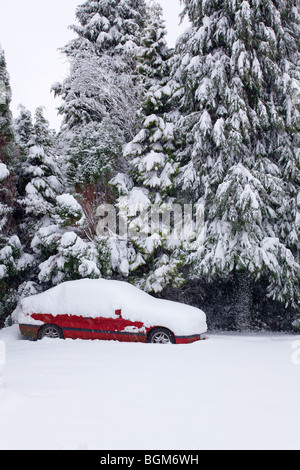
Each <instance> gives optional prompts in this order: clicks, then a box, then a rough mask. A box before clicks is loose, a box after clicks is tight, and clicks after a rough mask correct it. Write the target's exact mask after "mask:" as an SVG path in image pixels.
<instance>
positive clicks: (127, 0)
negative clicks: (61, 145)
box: [53, 0, 146, 140]
mask: <svg viewBox="0 0 300 470" xmlns="http://www.w3.org/2000/svg"><path fill="white" fill-rule="evenodd" d="M76 18H77V22H78V25H76V26H72V29H73V30H74V31H75V33H76V34H77V37H76V38H75V39H74V40H73V41H71V42H70V43H69V44H68V45H67V46H66V47H65V48H64V49H63V52H64V54H65V55H66V56H67V58H68V60H69V62H70V67H71V69H70V75H69V77H68V78H67V79H66V80H65V81H64V82H63V83H62V84H55V85H54V86H53V90H54V92H55V94H56V95H57V96H60V97H61V98H62V101H63V102H62V105H61V106H60V107H59V112H60V114H62V115H63V118H64V126H63V130H66V131H69V130H70V129H73V128H74V127H76V126H82V125H85V124H89V123H90V122H97V123H100V122H101V121H102V120H103V119H105V118H109V119H110V120H111V122H112V124H113V125H117V126H118V127H119V128H120V130H121V131H122V132H123V133H124V139H125V140H126V138H128V137H130V136H132V132H133V129H134V127H135V119H136V109H137V106H138V100H139V95H140V87H139V83H138V81H137V74H136V71H135V67H136V59H135V56H136V55H137V52H138V48H139V47H140V40H141V34H142V31H143V27H144V21H145V18H146V6H145V3H144V1H143V0H113V1H107V0H101V1H100V0H97V1H91V0H88V1H87V2H85V3H84V4H83V5H81V6H80V7H78V9H77V12H76Z"/></svg>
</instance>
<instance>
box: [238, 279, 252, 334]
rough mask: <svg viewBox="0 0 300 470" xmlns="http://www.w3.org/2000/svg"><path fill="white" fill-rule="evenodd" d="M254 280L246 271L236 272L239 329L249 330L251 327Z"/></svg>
mask: <svg viewBox="0 0 300 470" xmlns="http://www.w3.org/2000/svg"><path fill="white" fill-rule="evenodd" d="M251 308H252V282H251V279H250V277H249V275H248V274H247V273H246V272H244V271H239V272H237V273H236V274H235V295H234V313H235V326H236V329H237V330H238V331H247V330H248V331H249V330H250V327H251Z"/></svg>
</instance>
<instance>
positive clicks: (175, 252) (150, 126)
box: [111, 3, 183, 293]
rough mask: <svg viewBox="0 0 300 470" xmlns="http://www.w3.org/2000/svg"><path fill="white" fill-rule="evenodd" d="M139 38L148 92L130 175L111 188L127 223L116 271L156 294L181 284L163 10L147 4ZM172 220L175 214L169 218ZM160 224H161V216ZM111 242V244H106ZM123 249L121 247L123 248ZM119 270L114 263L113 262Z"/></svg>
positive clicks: (129, 152)
mask: <svg viewBox="0 0 300 470" xmlns="http://www.w3.org/2000/svg"><path fill="white" fill-rule="evenodd" d="M149 18H150V19H149V21H148V23H147V27H146V29H145V35H144V37H143V40H142V44H143V48H142V50H141V56H140V61H141V65H140V73H141V74H142V75H143V76H144V77H145V82H146V88H148V91H147V93H146V96H145V98H144V101H143V104H142V106H141V108H140V110H139V115H140V119H141V123H142V125H141V129H140V131H139V132H138V133H137V135H136V136H135V137H134V139H133V140H132V141H131V142H130V143H129V144H127V145H126V147H125V149H124V158H125V160H126V161H127V162H128V165H129V175H128V173H126V174H118V175H117V176H116V177H115V178H114V179H113V180H112V184H113V185H114V186H115V187H116V188H117V189H118V192H119V194H120V198H119V200H118V207H119V210H120V214H121V217H122V213H123V211H125V213H124V215H125V217H126V219H127V220H126V224H127V223H128V230H129V240H128V244H127V245H126V244H124V242H122V241H121V243H120V241H119V240H118V242H119V246H118V250H116V249H113V250H112V252H113V254H115V253H116V252H117V253H120V252H121V256H120V255H119V269H120V271H121V273H122V274H123V275H124V276H125V277H126V276H128V277H129V279H130V280H131V281H132V282H134V283H135V284H136V285H138V286H139V287H141V288H142V289H144V290H146V291H148V292H156V293H158V292H161V291H162V290H163V289H164V287H165V286H167V285H170V284H171V285H173V286H177V287H178V286H179V285H181V283H182V282H183V277H182V274H181V272H180V266H181V265H182V264H183V259H182V250H181V240H180V238H178V237H176V236H175V232H176V226H175V225H176V224H175V223H174V221H173V224H171V220H169V218H168V216H169V215H170V213H171V212H172V208H173V202H174V194H173V180H174V175H175V174H176V170H177V167H176V163H174V158H173V155H174V151H175V149H176V145H177V144H176V139H175V136H174V125H173V123H172V119H171V118H170V115H171V113H170V97H171V96H172V92H173V87H174V84H173V83H171V82H170V83H169V62H170V59H171V56H172V54H171V51H170V50H169V48H168V46H167V44H166V40H165V36H166V28H165V24H164V22H163V20H162V9H161V7H160V6H159V5H158V4H156V3H152V4H151V6H150V16H149ZM173 216H174V214H173ZM161 217H162V218H163V219H164V223H163V224H161V223H160V218H161ZM111 244H114V240H112V241H111ZM122 248H123V249H122ZM113 266H118V262H116V263H115V262H113Z"/></svg>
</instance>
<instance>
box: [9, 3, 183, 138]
mask: <svg viewBox="0 0 300 470" xmlns="http://www.w3.org/2000/svg"><path fill="white" fill-rule="evenodd" d="M157 1H159V2H160V3H161V5H162V7H163V9H164V16H165V19H166V21H167V28H168V33H169V34H168V41H169V44H170V46H172V47H173V46H174V45H175V42H176V39H177V37H178V36H179V35H180V34H181V33H182V31H183V30H184V28H186V26H187V23H185V24H184V25H179V14H180V12H181V11H182V6H181V4H180V0H157ZM1 2H2V5H1V15H0V44H1V46H2V47H3V49H4V51H5V54H6V60H7V67H8V71H9V74H10V82H11V87H12V91H13V102H12V111H13V114H14V116H16V115H17V114H18V111H17V108H18V105H19V104H20V103H22V104H23V105H24V106H26V107H27V108H28V109H30V111H31V112H32V113H33V112H34V110H35V109H36V108H37V107H38V106H45V108H46V116H47V118H48V119H49V121H50V123H51V125H52V126H53V127H55V128H56V129H58V128H59V125H60V118H58V117H57V111H56V107H57V106H58V101H57V100H54V98H53V96H52V94H51V93H50V88H51V85H52V84H53V83H55V82H57V81H61V80H62V79H63V78H64V77H65V75H66V73H67V64H66V60H65V58H64V57H62V56H61V54H60V53H59V51H58V49H59V48H60V47H62V46H64V45H65V44H66V43H67V42H68V41H69V40H70V39H71V38H72V37H73V33H72V31H70V30H69V29H68V27H69V26H70V25H71V24H73V23H74V22H75V10H76V7H77V6H78V5H81V4H82V3H84V1H82V0H51V1H49V2H48V1H45V0H44V1H43V0H14V1H13V2H4V0H1Z"/></svg>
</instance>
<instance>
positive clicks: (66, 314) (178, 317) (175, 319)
mask: <svg viewBox="0 0 300 470" xmlns="http://www.w3.org/2000/svg"><path fill="white" fill-rule="evenodd" d="M18 322H19V328H20V331H21V334H22V335H23V336H26V337H29V338H31V339H42V338H44V337H48V338H71V339H100V340H115V341H134V342H141V343H146V342H147V343H177V344H182V343H192V342H194V341H199V340H201V339H205V338H206V332H207V324H206V315H205V313H204V312H202V310H199V309H198V308H195V307H191V306H189V305H184V304H180V303H177V302H171V301H168V300H161V299H156V298H154V297H152V296H151V295H149V294H147V293H145V292H143V291H141V290H140V289H138V288H136V287H134V286H132V285H131V284H128V283H126V282H121V281H110V280H103V279H100V280H91V279H84V280H79V281H70V282H65V283H63V284H60V285H58V286H56V287H53V288H52V289H50V290H48V291H46V292H44V293H42V294H38V295H33V296H31V297H27V298H25V299H23V300H22V302H21V305H20V309H19V315H18Z"/></svg>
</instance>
